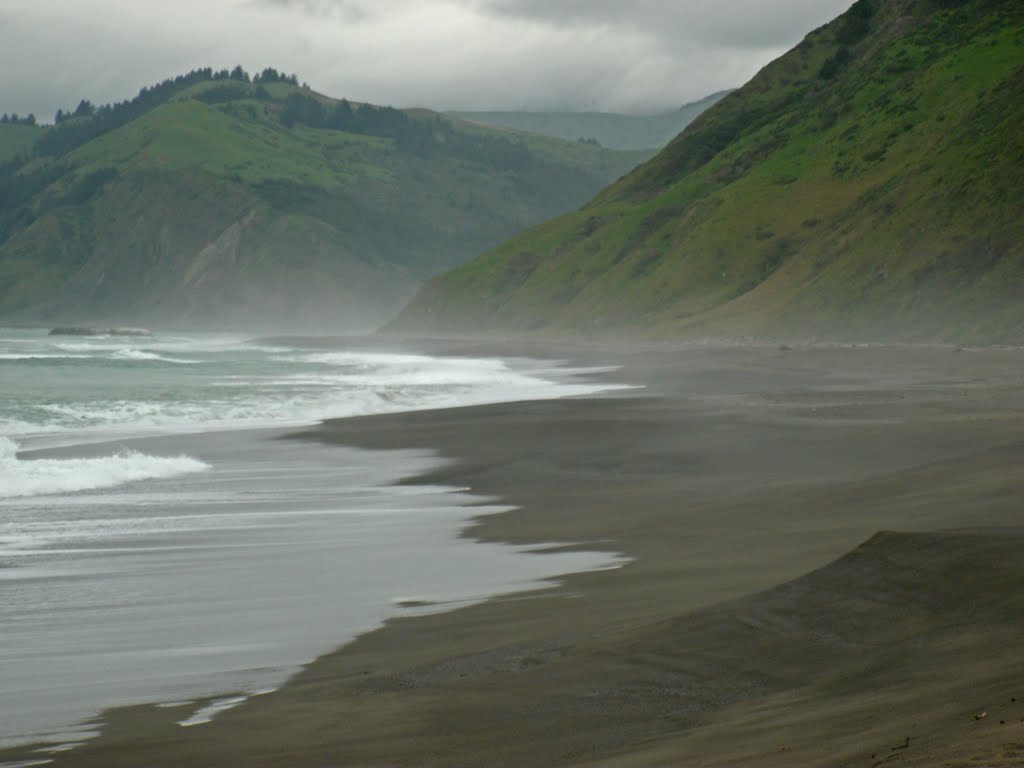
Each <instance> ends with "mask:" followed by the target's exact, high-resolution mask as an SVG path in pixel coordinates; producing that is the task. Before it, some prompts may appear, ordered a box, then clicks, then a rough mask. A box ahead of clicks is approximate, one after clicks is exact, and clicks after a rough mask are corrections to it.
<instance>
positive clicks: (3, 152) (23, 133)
mask: <svg viewBox="0 0 1024 768" xmlns="http://www.w3.org/2000/svg"><path fill="white" fill-rule="evenodd" d="M45 131H46V128H45V127H43V126H39V125H10V124H6V125H0V163H5V162H7V161H8V160H12V159H13V158H15V157H16V156H17V155H19V154H21V153H22V152H24V151H26V150H28V149H29V148H30V147H31V146H32V145H33V144H34V143H35V141H36V139H38V138H39V137H40V136H41V135H42V134H43V133H44V132H45Z"/></svg>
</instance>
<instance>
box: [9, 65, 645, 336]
mask: <svg viewBox="0 0 1024 768" xmlns="http://www.w3.org/2000/svg"><path fill="white" fill-rule="evenodd" d="M649 156H650V153H649V152H617V151H612V150H608V149H604V148H602V147H598V146H594V145H592V144H585V143H580V142H575V141H573V142H566V141H561V140H557V139H551V138H546V137H541V136H530V135H525V134H518V133H513V132H509V131H505V130H501V129H491V128H486V127H484V126H480V125H476V124H471V123H468V122H465V121H461V120H458V119H456V118H453V117H448V116H442V115H439V114H437V113H434V112H430V111H428V110H398V109H392V108H389V107H377V106H373V105H361V104H350V103H349V102H347V101H344V100H340V101H339V100H335V99H330V98H327V97H325V96H323V95H321V94H318V93H315V92H313V91H311V90H309V89H308V88H306V87H304V86H300V85H299V84H298V82H297V80H296V79H295V78H294V76H287V77H286V76H284V75H281V74H280V73H278V72H276V71H274V70H270V69H268V70H265V71H264V72H263V73H261V74H260V75H257V76H256V77H253V78H250V77H249V76H248V75H247V74H246V73H245V72H244V71H242V70H241V68H236V70H234V71H232V72H228V71H227V70H224V71H221V72H214V71H212V70H210V69H200V70H195V71H193V72H191V73H189V74H187V75H183V76H180V77H177V78H174V79H172V80H167V81H164V82H163V83H160V84H158V85H156V86H153V87H152V88H144V89H143V90H142V91H141V92H140V93H139V94H138V96H136V97H135V98H133V99H131V100H128V101H124V102H120V103H118V104H114V105H105V106H102V107H99V108H97V107H95V106H93V105H91V104H90V103H88V102H84V101H83V102H82V104H80V105H79V107H78V108H77V109H75V110H73V111H69V112H67V113H64V112H63V111H61V112H60V113H59V114H58V122H57V123H56V124H55V125H53V126H38V125H28V124H22V123H18V124H14V123H5V124H2V125H0V315H2V316H5V317H7V318H8V319H17V320H23V321H26V322H27V321H32V320H35V321H46V322H50V323H58V322H96V323H101V324H105V323H123V322H129V323H132V324H147V325H148V324H164V325H166V324H173V325H185V326H189V325H191V326H195V325H203V324H206V325H214V326H217V325H219V326H232V325H234V326H244V327H247V328H253V327H258V328H288V327H291V328H310V329H322V328H328V329H329V330H330V331H331V332H337V331H340V330H348V331H352V330H360V329H363V330H365V329H369V328H372V327H375V326H376V325H379V324H380V323H381V322H383V321H385V320H387V319H389V318H390V317H392V316H393V315H394V314H395V313H396V312H397V310H398V309H399V308H400V306H401V305H402V304H403V303H404V302H405V301H406V300H407V299H408V297H409V296H410V295H411V294H412V292H413V291H414V290H415V288H416V287H417V286H418V285H419V284H421V283H422V282H423V280H425V279H426V278H427V277H429V276H431V275H433V274H436V273H438V272H440V271H443V270H445V269H449V268H451V267H453V266H456V265H457V264H460V263H462V262H464V261H465V260H467V259H469V258H471V257H472V256H474V255H476V254H478V253H480V252H482V251H484V250H486V249H487V248H489V247H492V246H494V245H496V244H497V243H499V242H500V241H501V240H503V239H505V238H507V237H509V236H511V235H513V234H514V233H516V232H518V231H520V230H522V229H523V228H524V227H526V226H529V225H532V224H536V223H537V222H540V221H542V220H544V219H547V218H550V217H551V216H553V215H556V214H559V213H562V212H565V211H566V210H570V209H572V208H574V207H576V206H578V205H580V204H582V203H583V202H584V201H585V200H586V199H587V198H589V197H590V196H592V195H593V194H594V193H595V192H597V191H598V190H599V189H600V188H601V187H603V186H604V185H606V184H607V183H609V182H610V181H612V180H614V179H615V178H617V177H619V176H621V175H622V174H623V173H625V172H626V171H628V170H629V169H630V168H632V167H633V166H635V165H636V164H637V163H638V162H639V161H641V160H643V159H646V158H647V157H649Z"/></svg>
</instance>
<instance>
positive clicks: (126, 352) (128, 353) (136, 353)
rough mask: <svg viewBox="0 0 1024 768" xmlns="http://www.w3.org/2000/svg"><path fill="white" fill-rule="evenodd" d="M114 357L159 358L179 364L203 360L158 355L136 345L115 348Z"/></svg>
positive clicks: (190, 363) (117, 358)
mask: <svg viewBox="0 0 1024 768" xmlns="http://www.w3.org/2000/svg"><path fill="white" fill-rule="evenodd" d="M113 357H114V359H115V360H146V361H149V360H157V361H159V362H161V363H175V364H177V365H197V364H199V363H201V362H202V361H201V360H186V359H183V358H179V357H166V356H164V355H158V354H157V353H156V352H147V351H146V350H144V349H136V348H134V347H125V348H124V349H118V350H115V351H114V354H113Z"/></svg>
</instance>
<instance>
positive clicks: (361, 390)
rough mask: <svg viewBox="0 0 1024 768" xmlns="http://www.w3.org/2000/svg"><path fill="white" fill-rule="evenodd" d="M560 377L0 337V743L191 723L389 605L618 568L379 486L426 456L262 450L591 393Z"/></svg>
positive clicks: (464, 361)
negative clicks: (412, 418) (455, 411)
mask: <svg viewBox="0 0 1024 768" xmlns="http://www.w3.org/2000/svg"><path fill="white" fill-rule="evenodd" d="M579 373H581V372H579V371H577V372H573V371H570V370H567V369H565V368H560V367H558V366H557V365H555V364H549V363H541V362H537V361H518V362H515V363H509V362H505V361H502V360H497V359H470V358H443V357H432V356H428V355H396V354H385V353H371V352H365V351H350V352H345V351H336V352H325V351H324V350H322V349H313V348H309V349H305V348H302V347H298V346H289V347H279V346H268V345H265V344H259V343H254V342H251V341H249V340H247V339H245V338H243V337H238V336H226V335H182V334H175V335H171V334H160V335H155V336H153V337H144V338H138V337H130V338H129V337H102V336H101V337H59V336H52V337H51V336H48V335H47V334H46V332H45V331H43V330H12V329H0V746H7V745H14V744H21V743H26V742H31V741H37V740H43V741H48V742H52V743H54V744H57V745H66V744H73V743H75V742H77V741H80V740H81V739H83V738H87V737H88V736H89V735H90V734H91V733H92V731H93V729H94V728H95V725H94V724H93V723H92V719H93V718H95V717H96V716H97V715H98V714H99V713H100V712H101V711H103V710H104V709H107V708H110V707H116V706H124V705H129V704H136V703H146V702H162V703H163V704H164V705H167V706H172V705H173V706H180V714H181V720H180V722H181V723H182V727H190V726H201V725H203V724H204V723H206V722H208V721H209V719H211V718H212V717H214V716H215V714H216V712H218V711H220V710H222V709H224V708H226V707H229V706H234V705H236V704H237V703H239V702H240V701H243V700H244V698H245V697H246V696H250V695H255V694H258V693H261V692H264V691H267V690H271V689H273V688H275V687H277V686H279V685H280V684H281V683H282V682H283V681H284V680H286V679H287V677H288V676H289V675H290V674H292V673H293V672H294V671H295V670H296V669H297V668H299V667H300V666H301V665H302V664H305V663H308V662H309V661H311V660H312V659H313V658H315V657H316V656H318V655H320V654H322V653H325V652H327V651H329V650H331V649H332V648H334V647H337V646H338V645H339V644H341V643H343V642H345V641H347V640H349V639H351V638H352V637H354V636H356V635H357V634H359V633H361V632H364V631H367V630H369V629H372V628H374V627H376V626H379V624H380V623H381V622H382V621H383V620H384V619H386V618H387V617H389V616H393V615H396V614H399V613H408V612H418V611H430V610H443V609H447V608H451V607H454V606H458V605H463V604H465V603H467V602H473V601H478V600H481V599H485V598H486V597H488V596H493V595H497V594H504V593H512V592H515V591H519V590H524V589H530V588H534V587H536V586H538V585H540V584H542V583H545V582H546V581H547V580H551V579H555V578H557V577H558V576H559V575H564V574H566V573H569V572H573V571H581V570H591V569H597V568H607V567H618V566H619V565H621V564H622V560H621V558H620V557H619V556H617V555H616V554H614V553H609V552H572V553H559V554H549V553H541V552H539V551H536V550H531V549H523V548H513V547H506V546H501V545H495V544H484V543H479V542H472V541H468V540H466V539H463V538H460V537H459V532H460V531H461V530H462V528H464V526H465V525H466V524H467V521H468V519H469V517H470V516H471V515H477V514H480V513H483V512H487V511H498V510H499V509H501V507H499V506H496V505H494V504H490V506H488V503H489V502H488V500H485V499H478V498H475V497H473V496H472V494H471V493H469V492H467V489H452V488H439V487H414V486H400V485H396V483H397V482H398V481H399V480H400V479H402V478H403V477H407V476H409V475H411V474H415V473H419V472H423V471H425V470H427V469H429V468H431V467H433V466H435V465H436V464H437V462H438V459H437V458H436V457H434V456H433V455H431V454H429V453H424V452H417V451H388V452H379V451H361V450H357V449H352V448H345V447H340V446H323V445H318V444H313V443H306V442H302V441H296V440H283V439H279V438H280V435H281V434H282V432H284V431H287V430H286V429H284V428H286V427H294V426H296V425H302V424H308V423H311V422H315V421H316V420H318V419H322V418H327V417H343V416H350V415H359V414H371V413H384V412H394V411H400V410H411V409H423V408H433V407H449V406H459V405H468V404H476V403H486V402H502V401H512V400H525V399H538V398H549V397H563V396H571V395H581V394H588V393H593V392H597V391H600V390H603V389H607V388H609V385H607V384H595V383H592V382H587V381H585V380H583V379H582V378H581V377H580V376H578V375H577V374H579ZM470 504H474V505H476V506H473V507H472V508H471V509H470V508H469V505H470ZM481 504H483V505H484V506H480V505H481ZM538 549H543V548H538ZM567 599H571V596H567ZM409 606H415V607H409ZM211 698H213V699H214V701H213V703H212V704H211V703H210V701H209V699H211Z"/></svg>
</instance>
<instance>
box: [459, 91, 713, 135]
mask: <svg viewBox="0 0 1024 768" xmlns="http://www.w3.org/2000/svg"><path fill="white" fill-rule="evenodd" d="M730 93H732V91H731V90H725V91H719V92H717V93H713V94H711V95H710V96H706V97H704V98H703V99H700V100H699V101H694V102H691V103H689V104H685V105H683V106H682V107H680V108H679V109H675V110H672V111H671V112H660V113H657V114H650V115H626V114H618V113H614V112H515V111H511V112H450V113H449V114H451V115H455V116H456V117H460V118H462V119H465V120H471V121H473V122H477V123H482V124H484V125H492V126H495V127H500V128H512V129H514V130H518V131H528V132H530V133H538V134H541V135H542V136H553V137H555V138H559V139H567V140H569V141H577V140H583V141H596V142H597V143H598V144H600V145H601V146H603V147H608V148H609V149H661V148H662V147H664V146H665V145H666V144H668V143H669V142H670V141H671V140H672V139H673V138H674V137H675V136H676V134H678V133H679V132H680V131H681V130H683V128H685V127H686V126H687V125H689V124H690V123H692V122H693V121H694V120H695V119H697V117H699V116H700V114H701V113H702V112H704V110H706V109H707V108H708V107H710V106H712V105H713V104H715V103H717V102H718V101H720V100H721V99H722V98H724V97H725V96H727V95H729V94H730Z"/></svg>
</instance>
